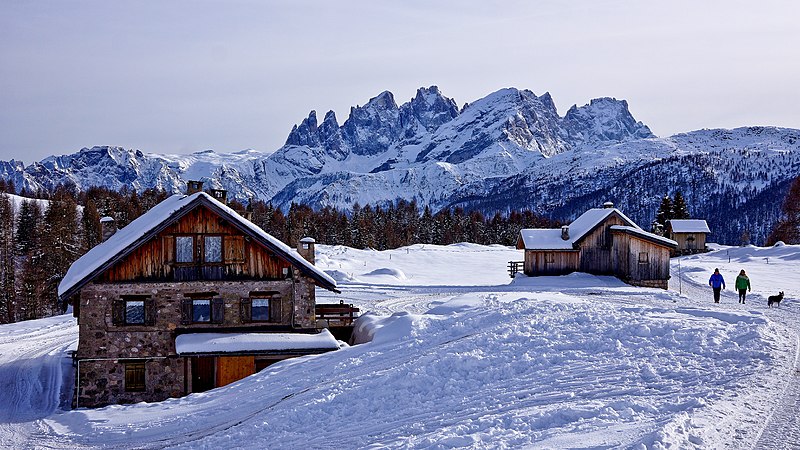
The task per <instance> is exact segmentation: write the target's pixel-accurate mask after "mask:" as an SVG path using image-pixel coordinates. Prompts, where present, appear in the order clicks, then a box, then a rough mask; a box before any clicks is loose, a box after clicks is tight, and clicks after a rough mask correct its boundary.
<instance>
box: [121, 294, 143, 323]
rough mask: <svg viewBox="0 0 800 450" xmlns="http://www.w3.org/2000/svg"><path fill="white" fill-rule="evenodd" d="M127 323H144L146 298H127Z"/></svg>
mask: <svg viewBox="0 0 800 450" xmlns="http://www.w3.org/2000/svg"><path fill="white" fill-rule="evenodd" d="M125 323H126V324H127V325H135V324H139V325H144V300H125Z"/></svg>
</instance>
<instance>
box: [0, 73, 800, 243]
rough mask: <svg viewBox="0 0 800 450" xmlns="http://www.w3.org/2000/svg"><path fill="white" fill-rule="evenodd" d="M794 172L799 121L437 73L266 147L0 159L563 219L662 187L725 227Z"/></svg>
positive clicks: (34, 168) (117, 175) (273, 194)
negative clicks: (660, 110)
mask: <svg viewBox="0 0 800 450" xmlns="http://www.w3.org/2000/svg"><path fill="white" fill-rule="evenodd" d="M799 174H800V132H799V131H798V130H793V129H781V128H770V127H751V128H740V129H736V130H701V131H696V132H691V133H686V134H680V135H676V136H672V137H668V138H658V137H656V136H654V135H653V134H652V133H651V132H650V129H649V128H648V127H647V126H646V125H644V124H643V123H642V122H639V121H637V120H636V119H635V118H634V117H633V115H632V114H631V113H630V111H629V109H628V103H627V102H626V101H624V100H616V99H613V98H599V99H595V100H592V101H591V102H590V103H589V104H587V105H584V106H580V107H578V106H572V107H571V108H569V110H568V111H567V112H566V114H565V115H564V116H563V117H562V116H561V115H559V113H558V111H557V109H556V106H555V103H554V102H553V99H552V97H551V96H550V94H549V93H544V94H542V95H539V96H537V95H536V94H534V93H533V92H531V91H529V90H519V89H515V88H507V89H501V90H499V91H497V92H494V93H492V94H489V95H488V96H486V97H484V98H481V99H478V100H476V101H474V102H472V103H470V104H468V105H466V106H465V107H464V108H462V109H461V110H460V111H459V110H458V108H457V106H456V103H455V101H454V100H453V99H450V98H448V97H446V96H444V95H443V94H442V93H441V91H440V90H439V88H437V87H436V86H431V87H428V88H420V89H419V90H418V91H417V93H416V95H415V96H414V98H412V99H411V100H410V101H408V102H406V103H403V104H401V105H398V104H397V103H396V101H395V99H394V96H393V95H392V94H391V93H390V92H383V93H381V94H379V95H377V96H376V97H374V98H372V99H370V100H369V101H368V102H367V103H366V104H365V105H364V106H355V107H353V108H351V111H350V114H349V116H348V117H347V119H346V120H345V121H344V123H343V124H341V125H340V124H339V123H338V120H337V117H336V114H335V113H334V112H333V111H329V112H328V113H326V114H325V117H324V119H323V120H322V123H319V122H318V119H317V114H316V112H315V111H311V113H310V114H309V115H308V117H307V118H305V119H303V120H302V121H301V122H300V124H298V125H296V126H295V127H294V128H293V129H292V130H291V132H290V133H289V136H288V138H287V140H286V144H285V145H284V146H283V147H281V148H280V149H278V150H276V151H275V152H274V153H272V154H263V153H259V152H254V151H245V152H238V153H230V154H218V153H215V152H213V151H204V152H198V153H193V154H191V155H157V154H145V153H142V152H140V151H138V150H130V149H123V148H120V147H93V148H85V149H82V150H81V151H79V152H78V153H75V154H72V155H65V156H59V157H50V158H47V159H45V160H43V161H40V162H37V163H33V164H31V165H29V166H27V167H26V166H24V165H22V163H20V162H17V161H9V162H0V177H3V178H6V179H13V180H14V181H15V184H16V186H17V189H21V188H23V187H25V188H27V189H34V190H35V189H37V188H39V187H44V188H52V187H53V186H55V185H58V184H71V185H75V186H77V187H78V188H86V187H89V186H91V185H103V186H107V187H110V188H112V189H119V188H121V187H122V186H128V187H132V188H134V189H138V190H143V189H146V188H149V187H157V188H162V189H166V190H168V191H172V192H181V191H183V189H184V187H185V181H186V180H188V179H205V180H206V181H207V183H208V184H209V185H210V186H212V187H216V188H224V189H227V190H228V191H229V192H230V195H231V196H232V197H234V198H237V199H239V200H242V201H246V200H247V199H249V198H260V199H262V200H265V201H272V202H273V203H275V204H277V205H280V206H284V207H287V206H288V205H289V204H290V203H291V202H303V203H308V204H311V205H312V206H314V207H322V206H328V205H330V206H335V207H338V208H350V207H351V206H352V205H353V204H354V203H359V204H361V205H365V204H381V205H385V204H388V203H390V202H393V201H395V200H397V199H400V198H402V199H406V200H412V199H413V200H416V201H417V202H418V204H420V205H429V206H431V207H432V209H433V210H434V211H435V210H438V209H440V208H444V207H448V206H453V205H461V206H465V207H468V208H477V209H481V210H484V211H486V212H493V211H496V210H500V211H506V210H508V209H509V208H515V209H521V208H527V209H533V210H536V211H538V212H540V213H544V214H550V215H552V216H554V217H557V218H562V219H567V220H569V219H571V218H572V217H574V216H575V215H577V214H579V213H580V212H582V210H583V209H585V208H586V207H590V206H596V204H597V203H598V202H601V200H612V201H614V202H615V203H617V204H618V205H619V206H620V207H622V209H623V210H625V211H626V212H627V213H629V215H631V216H632V218H634V220H637V221H638V222H640V224H642V225H643V226H646V224H648V223H649V221H650V220H651V218H652V213H653V212H654V211H655V209H656V208H657V206H658V202H659V201H660V199H661V198H662V197H663V196H664V195H665V194H673V193H674V192H675V191H676V190H681V191H682V193H683V194H684V196H685V197H686V198H687V199H688V200H690V209H692V212H693V213H694V215H695V216H697V217H706V218H708V217H709V213H708V211H709V209H712V210H714V211H717V210H719V211H718V214H717V212H714V214H717V216H715V219H714V220H717V219H719V220H720V224H719V229H723V228H725V227H726V226H725V225H724V224H730V223H734V224H736V223H739V224H742V225H741V226H738V228H742V227H749V228H753V231H751V234H753V235H757V236H763V235H764V234H765V233H766V231H765V230H766V229H767V228H768V227H769V226H770V224H771V221H774V220H775V218H776V215H777V211H778V208H779V204H780V199H775V200H773V201H772V202H767V205H764V201H763V196H764V195H765V193H766V192H771V193H773V194H774V195H778V196H779V195H780V193H781V192H782V191H781V189H784V190H785V186H786V183H787V182H788V181H787V180H790V179H791V178H793V177H795V176H797V175H799ZM720 198H722V199H730V201H731V202H733V203H734V204H736V205H737V206H738V207H739V210H741V211H745V210H747V208H748V205H751V206H753V207H754V208H755V206H754V205H755V203H752V202H756V201H758V202H760V203H759V206H758V208H761V209H759V211H761V210H762V209H764V208H767V210H768V211H767V210H764V211H761V212H759V213H758V214H759V215H760V217H758V218H747V219H743V218H741V217H739V216H737V214H738V213H737V212H736V211H738V210H737V209H730V208H723V207H722V206H721V204H719V205H717V204H718V202H717V199H720ZM757 199H760V200H757ZM726 201H727V200H726ZM715 202H717V203H715ZM708 205H717V206H713V207H708ZM714 208H716V209H714ZM723 221H724V222H723ZM738 228H737V227H731V226H727V228H725V229H726V231H724V234H722V235H720V236H715V237H714V238H715V239H716V240H718V241H720V242H732V243H733V241H734V240H735V238H734V236H733V234H736V230H738ZM737 237H738V236H737Z"/></svg>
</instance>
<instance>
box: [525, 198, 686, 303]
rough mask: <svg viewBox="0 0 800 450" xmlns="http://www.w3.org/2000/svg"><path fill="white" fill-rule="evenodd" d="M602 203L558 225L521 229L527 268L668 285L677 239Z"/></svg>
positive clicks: (535, 271)
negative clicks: (671, 258)
mask: <svg viewBox="0 0 800 450" xmlns="http://www.w3.org/2000/svg"><path fill="white" fill-rule="evenodd" d="M603 206H604V207H603V208H594V209H590V210H588V211H586V212H585V213H583V214H582V215H581V216H580V217H578V218H577V219H575V220H574V221H573V222H572V223H570V224H569V225H565V226H563V227H561V228H560V229H523V230H521V231H520V235H519V239H518V241H517V248H518V249H520V250H524V251H525V258H524V262H523V267H522V269H523V270H522V271H523V273H524V274H525V275H528V276H541V275H564V274H568V273H572V272H587V273H592V274H596V275H615V276H617V277H619V278H620V279H621V280H623V281H625V282H626V283H628V284H632V285H635V286H647V287H659V288H662V289H667V282H668V280H669V255H670V250H671V249H673V248H675V247H677V243H676V242H675V241H673V240H671V239H667V238H664V237H662V236H658V235H656V234H653V233H650V232H647V231H644V230H642V229H641V228H640V227H639V226H638V225H636V224H635V223H634V222H633V221H632V220H631V219H629V218H628V217H627V216H625V214H623V213H622V212H621V211H620V210H618V209H616V208H614V205H613V204H611V203H606V204H605V205H603ZM512 270H513V269H512Z"/></svg>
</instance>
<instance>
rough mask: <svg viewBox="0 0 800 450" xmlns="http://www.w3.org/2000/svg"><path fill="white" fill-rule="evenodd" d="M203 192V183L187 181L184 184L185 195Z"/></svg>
mask: <svg viewBox="0 0 800 450" xmlns="http://www.w3.org/2000/svg"><path fill="white" fill-rule="evenodd" d="M202 191H203V182H202V181H196V180H189V181H187V182H186V195H192V194H194V193H197V192H202Z"/></svg>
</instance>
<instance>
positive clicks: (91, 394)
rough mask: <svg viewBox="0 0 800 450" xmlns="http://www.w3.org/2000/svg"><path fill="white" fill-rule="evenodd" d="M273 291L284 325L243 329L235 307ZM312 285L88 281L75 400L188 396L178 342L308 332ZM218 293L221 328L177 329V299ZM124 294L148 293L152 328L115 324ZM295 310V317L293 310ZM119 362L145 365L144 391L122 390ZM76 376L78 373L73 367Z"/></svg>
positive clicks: (302, 280) (300, 279)
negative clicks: (115, 308) (224, 333)
mask: <svg viewBox="0 0 800 450" xmlns="http://www.w3.org/2000/svg"><path fill="white" fill-rule="evenodd" d="M264 291H277V292H280V295H281V320H280V322H275V323H263V322H259V323H243V322H242V320H241V315H240V301H241V298H243V297H248V296H249V295H250V293H251V292H264ZM314 291H315V284H314V283H313V281H312V280H311V279H309V278H307V277H304V276H300V274H299V273H295V277H294V281H293V280H292V279H288V280H277V281H192V282H173V283H113V284H102V283H97V284H95V283H89V284H87V285H86V286H84V288H83V289H82V290H81V294H80V310H79V311H80V313H79V314H80V317H79V319H78V323H79V341H78V350H77V354H76V357H77V358H78V359H79V360H85V359H102V360H101V361H81V363H80V377H79V378H77V379H78V386H77V393H76V396H75V397H76V398H77V399H78V404H79V405H80V406H100V405H106V404H113V403H128V402H139V401H160V400H164V399H166V398H169V397H177V396H181V395H185V394H186V389H185V383H184V371H185V370H186V368H185V367H184V366H185V363H184V358H180V357H177V355H176V354H175V337H176V336H177V335H178V334H180V333H183V332H191V331H192V330H193V329H204V330H208V329H211V328H215V327H219V328H228V331H229V330H230V327H236V328H238V329H239V331H242V332H246V331H247V328H250V327H260V328H261V329H263V328H265V327H266V328H269V327H275V328H276V331H281V330H282V331H285V330H287V328H288V327H290V326H292V317H293V314H294V326H295V328H301V329H312V328H314V327H315V325H316V321H315V311H314V305H315V294H314ZM200 292H215V293H217V294H216V295H214V296H213V297H214V298H222V299H223V301H224V318H223V319H224V321H223V323H221V324H211V323H200V324H181V318H182V314H181V301H182V300H183V299H184V298H187V296H186V294H189V293H200ZM125 295H147V296H150V298H151V299H153V301H154V302H155V308H154V309H155V311H156V314H155V322H154V325H152V326H145V325H115V324H114V323H113V320H112V303H113V301H114V300H117V299H119V298H121V297H122V296H125ZM293 310H294V312H293ZM121 358H126V359H130V358H135V359H138V360H139V361H147V362H146V371H145V372H146V389H145V391H143V392H126V390H125V386H124V379H125V378H124V377H125V371H124V363H125V360H120V359H121ZM76 370H77V369H76Z"/></svg>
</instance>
